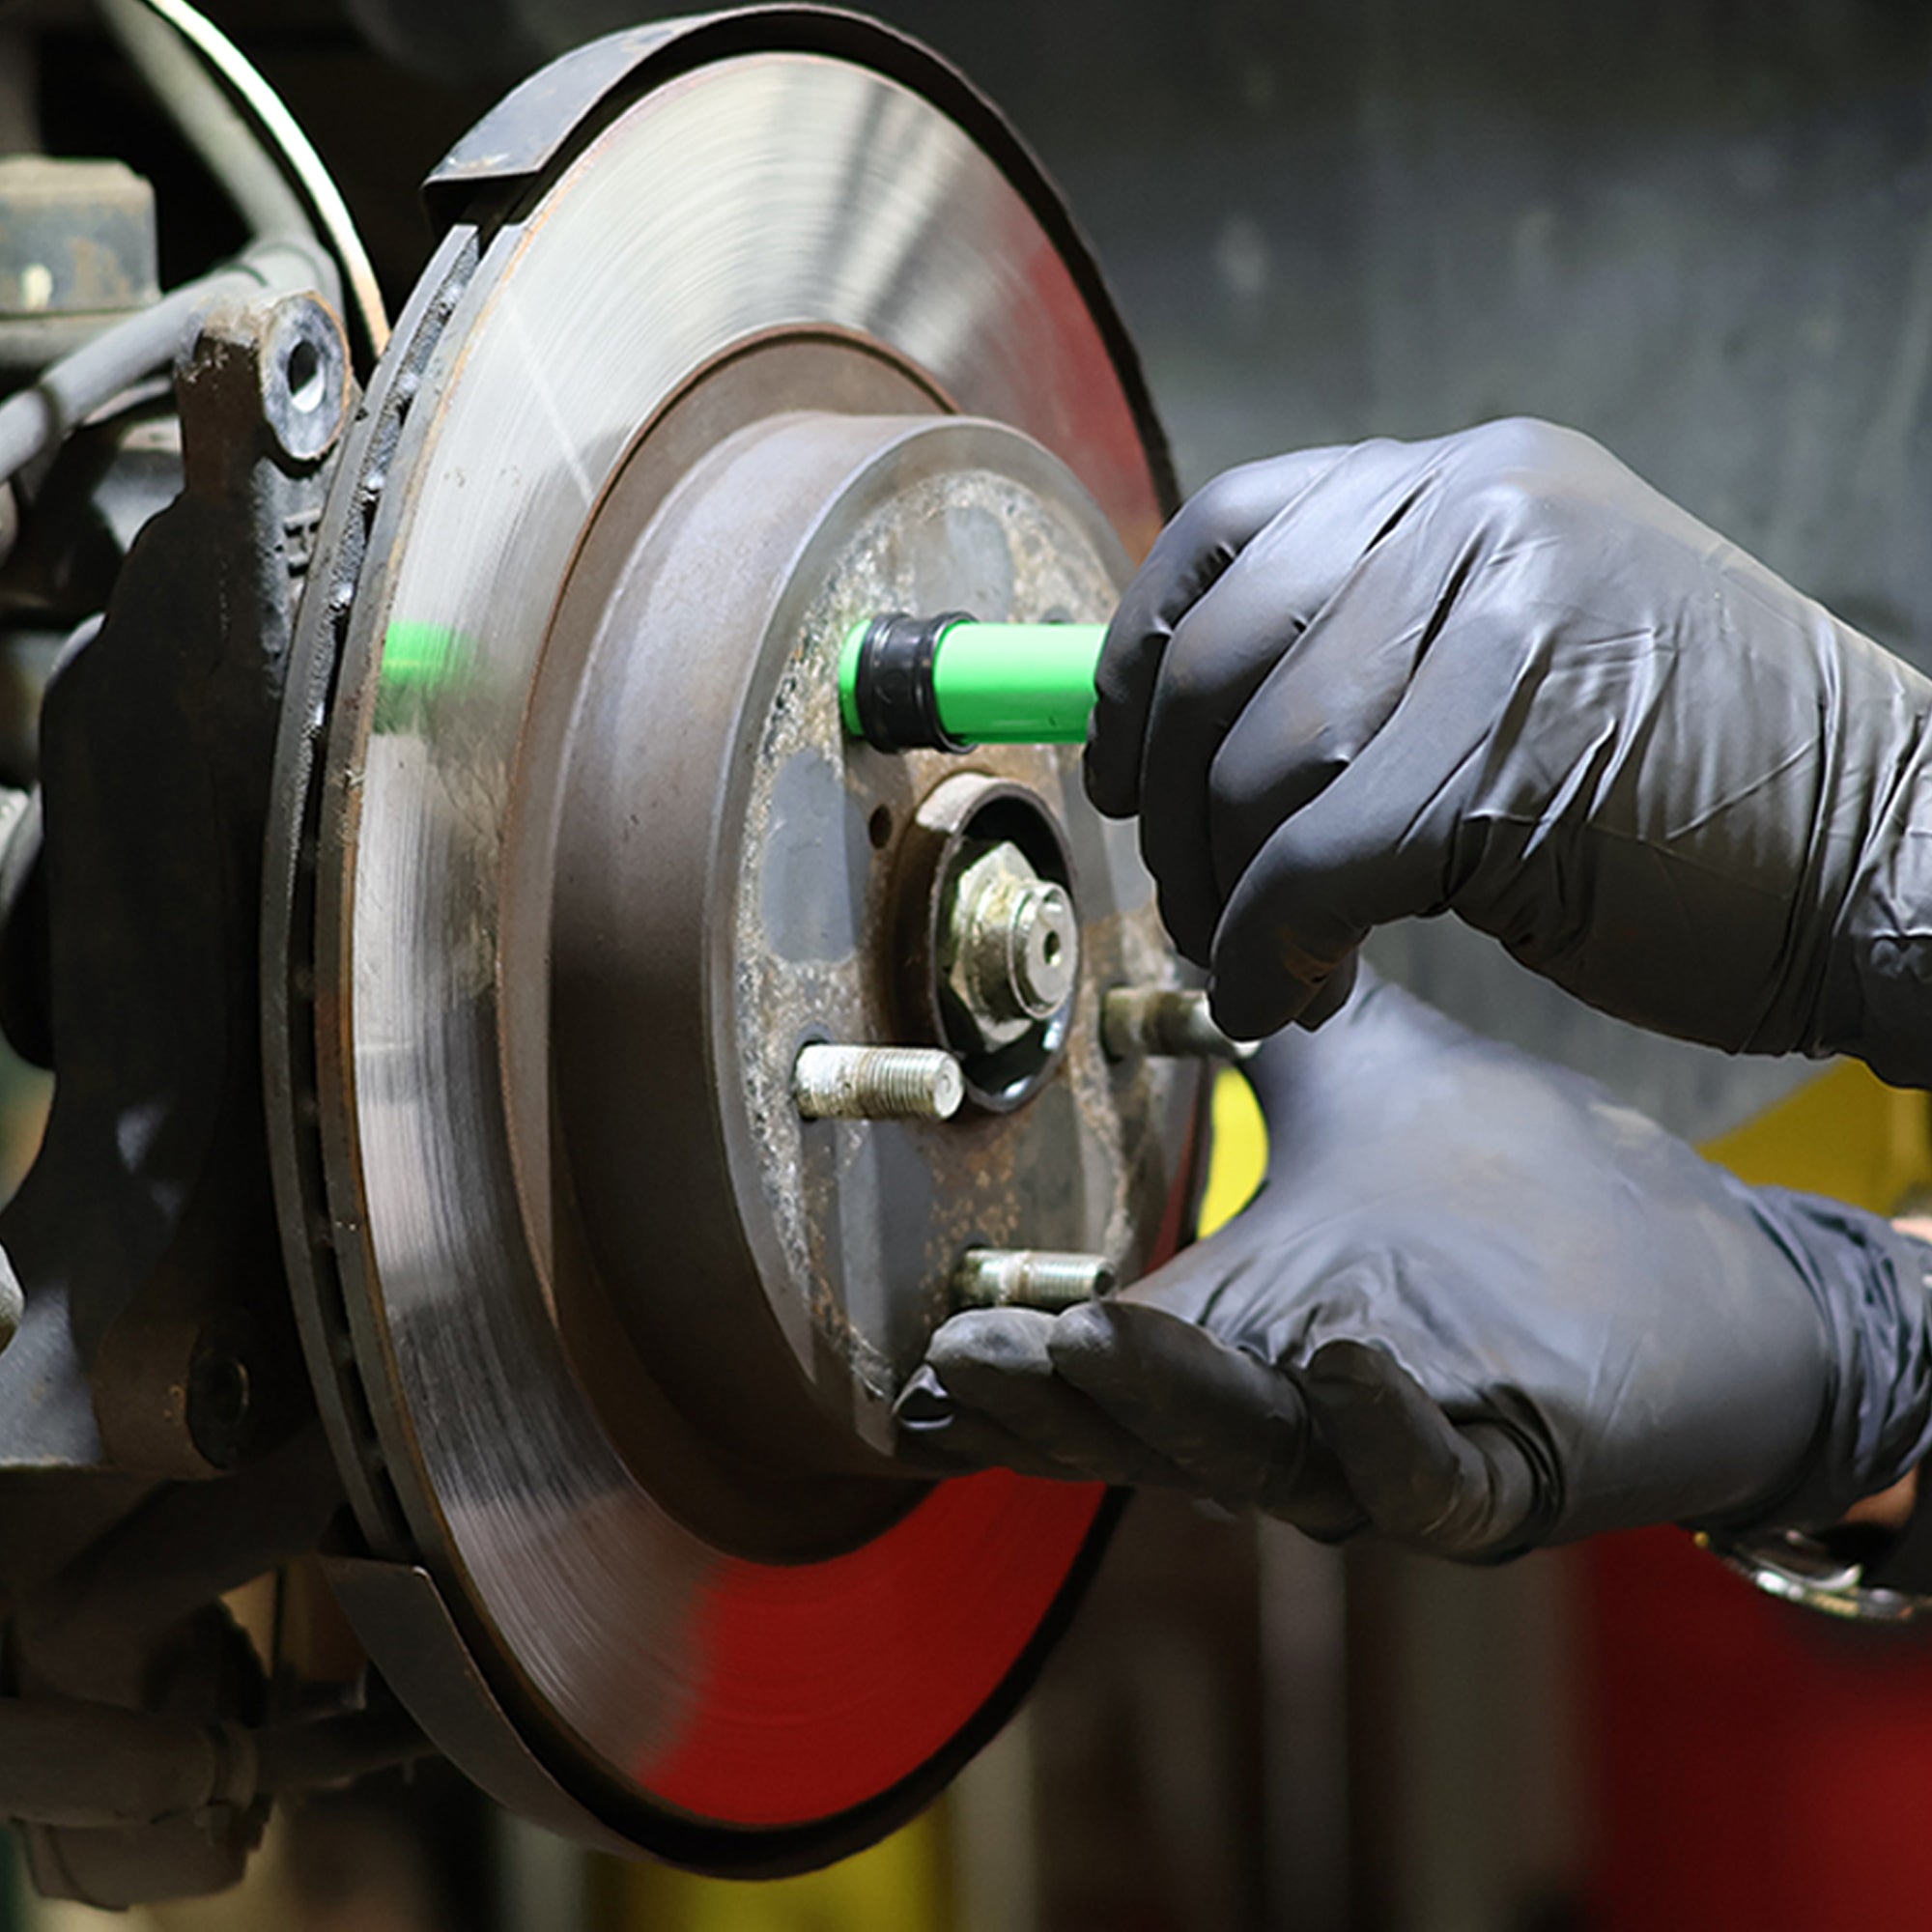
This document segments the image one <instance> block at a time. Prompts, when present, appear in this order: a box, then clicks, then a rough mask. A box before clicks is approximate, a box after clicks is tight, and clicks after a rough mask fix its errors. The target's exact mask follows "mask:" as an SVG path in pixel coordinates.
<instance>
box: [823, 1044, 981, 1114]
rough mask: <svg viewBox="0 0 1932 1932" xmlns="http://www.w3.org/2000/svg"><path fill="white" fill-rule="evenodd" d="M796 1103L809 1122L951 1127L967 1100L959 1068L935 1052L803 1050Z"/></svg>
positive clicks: (844, 1048)
mask: <svg viewBox="0 0 1932 1932" xmlns="http://www.w3.org/2000/svg"><path fill="white" fill-rule="evenodd" d="M791 1091H792V1097H793V1099H795V1100H796V1101H797V1102H798V1111H799V1112H800V1113H801V1114H803V1115H804V1116H805V1118H806V1119H807V1120H808V1121H950V1120H951V1119H952V1116H953V1115H954V1114H956V1113H957V1112H958V1111H959V1107H960V1103H961V1102H962V1101H963V1100H964V1099H965V1098H966V1081H965V1078H964V1076H963V1075H962V1074H961V1073H960V1071H959V1062H958V1061H957V1060H956V1059H955V1058H954V1057H953V1056H952V1054H950V1053H948V1052H947V1051H946V1050H945V1049H944V1048H943V1047H936V1046H822V1045H812V1046H804V1047H801V1048H800V1049H799V1054H798V1059H797V1060H796V1061H795V1062H794V1063H793V1065H792V1069H791Z"/></svg>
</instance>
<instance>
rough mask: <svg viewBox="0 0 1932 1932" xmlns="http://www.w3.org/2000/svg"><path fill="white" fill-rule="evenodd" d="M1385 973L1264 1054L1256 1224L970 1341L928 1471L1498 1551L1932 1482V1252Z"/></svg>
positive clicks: (1457, 1550) (1832, 1501) (915, 1413)
mask: <svg viewBox="0 0 1932 1932" xmlns="http://www.w3.org/2000/svg"><path fill="white" fill-rule="evenodd" d="M1362 977H1363V980H1364V984H1363V985H1362V986H1361V987H1360V988H1359V989H1358V991H1357V992H1356V994H1355V996H1354V998H1353V999H1352V1000H1351V1001H1350V1004H1349V1005H1348V1006H1347V1007H1345V1008H1344V1009H1343V1010H1342V1011H1341V1012H1340V1013H1339V1014H1338V1015H1337V1016H1336V1017H1335V1018H1334V1019H1332V1020H1330V1021H1329V1023H1328V1024H1327V1025H1326V1026H1325V1027H1323V1028H1322V1029H1321V1031H1320V1032H1319V1033H1313V1034H1310V1033H1306V1032H1303V1031H1301V1030H1300V1029H1294V1030H1292V1031H1290V1032H1287V1033H1283V1034H1281V1035H1278V1036H1277V1037H1275V1038H1274V1039H1272V1040H1270V1041H1269V1042H1268V1043H1267V1045H1266V1046H1264V1048H1263V1049H1262V1052H1261V1053H1260V1054H1259V1055H1258V1056H1257V1058H1256V1059H1255V1061H1254V1062H1253V1063H1251V1075H1252V1077H1253V1079H1254V1081H1255V1085H1256V1089H1257V1092H1258V1094H1259V1095H1260V1097H1261V1100H1262V1104H1263V1108H1264V1113H1265V1115H1266V1118H1267V1121H1268V1123H1269V1129H1270V1148H1269V1156H1268V1165H1267V1178H1266V1180H1265V1183H1264V1187H1263V1190H1262V1192H1261V1193H1260V1195H1259V1196H1258V1197H1257V1199H1256V1200H1255V1201H1254V1203H1253V1204H1252V1205H1251V1206H1250V1207H1249V1208H1247V1209H1246V1211H1245V1212H1243V1213H1242V1214H1240V1215H1239V1216H1238V1217H1236V1220H1234V1221H1233V1222H1231V1223H1230V1224H1229V1225H1228V1226H1227V1227H1226V1228H1225V1229H1224V1230H1222V1231H1221V1232H1220V1233H1219V1234H1217V1235H1215V1236H1212V1237H1211V1238H1210V1239H1208V1240H1206V1241H1203V1242H1201V1243H1200V1244H1199V1245H1198V1246H1196V1247H1193V1248H1190V1249H1188V1250H1186V1251H1185V1252H1183V1253H1182V1254H1181V1255H1180V1256H1179V1258H1178V1259H1176V1260H1175V1261H1173V1262H1171V1263H1170V1264H1168V1265H1167V1266H1166V1267H1164V1268H1162V1269H1161V1270H1160V1271H1159V1272H1157V1273H1156V1274H1154V1275H1152V1276H1151V1277H1149V1278H1148V1279H1147V1280H1146V1281H1144V1282H1141V1283H1140V1284H1138V1285H1137V1286H1134V1287H1132V1288H1129V1289H1126V1290H1124V1291H1123V1292H1122V1293H1119V1294H1116V1295H1114V1296H1112V1297H1110V1298H1109V1299H1107V1300H1104V1301H1098V1302H1094V1303H1090V1304H1087V1305H1084V1306H1082V1307H1078V1308H1075V1309H1072V1310H1070V1311H1068V1312H1066V1313H1065V1314H1062V1315H1059V1316H1048V1315H1044V1314H1040V1313H1037V1312H1034V1311H1031V1310H1022V1309H1013V1310H988V1311H976V1312H973V1313H969V1314H963V1315H959V1316H955V1317H954V1318H953V1319H952V1321H948V1322H946V1323H945V1324H944V1325H943V1326H942V1327H941V1328H940V1329H939V1330H938V1331H937V1333H936V1334H935V1335H934V1337H933V1340H932V1344H931V1347H930V1350H929V1351H928V1354H927V1357H926V1362H925V1364H924V1366H923V1368H922V1369H921V1370H920V1371H919V1372H918V1374H917V1375H916V1376H915V1377H914V1378H913V1379H912V1380H911V1381H910V1382H909V1383H908V1386H907V1388H906V1390H905V1391H904V1393H903V1394H902V1396H901V1398H900V1405H899V1414H900V1420H901V1427H902V1440H903V1442H904V1444H905V1451H906V1453H907V1454H908V1455H909V1456H911V1457H913V1458H915V1459H916V1460H919V1461H921V1462H923V1463H925V1464H926V1465H927V1466H930V1467H934V1468H954V1469H956V1468H963V1467H969V1466H975V1465H979V1464H982V1463H1007V1464H1009V1465H1011V1466H1013V1467H1016V1468H1019V1469H1021V1470H1024V1471H1030V1472H1032V1473H1035V1474H1044V1475H1058V1476H1065V1477H1084V1478H1089V1479H1092V1478H1099V1479H1101V1480H1104V1481H1108V1482H1117V1483H1165V1484H1171V1485H1175V1486H1178V1487H1179V1488H1181V1489H1183V1490H1186V1491H1188V1492H1192V1493H1194V1494H1196V1495H1199V1496H1204V1497H1209V1498H1212V1499H1214V1500H1217V1501H1219V1502H1222V1503H1224V1504H1227V1505H1230V1506H1238V1505H1242V1504H1253V1505H1256V1506H1258V1507H1260V1508H1262V1509H1264V1510H1265V1511H1268V1512H1270V1513H1272V1514H1274V1515H1276V1516H1280V1517H1285V1518H1287V1519H1288V1520H1291V1521H1293V1522H1296V1523H1299V1524H1301V1525H1302V1526H1303V1527H1304V1528H1307V1529H1309V1530H1311V1531H1313V1532H1314V1533H1316V1534H1318V1535H1323V1536H1339V1535H1343V1534H1346V1533H1348V1532H1350V1531H1351V1530H1353V1529H1356V1528H1361V1527H1367V1526H1372V1527H1373V1528H1374V1529H1376V1530H1378V1531H1380V1532H1382V1533H1383V1534H1385V1535H1388V1536H1390V1537H1393V1538H1396V1539H1399V1540H1401V1541H1403V1542H1406V1543H1408V1544H1411V1545H1414V1546H1417V1547H1419V1548H1424V1549H1428V1550H1431V1551H1434V1552H1435V1553H1437V1554H1440V1555H1444V1556H1451V1557H1461V1558H1468V1559H1489V1558H1496V1557H1501V1556H1506V1555H1511V1554H1514V1553H1516V1552H1518V1551H1520V1550H1522V1549H1526V1548H1530V1547H1531V1546H1533V1545H1537V1544H1542V1543H1548V1542H1552V1541H1557V1540H1562V1539H1568V1538H1573V1537H1579V1536H1585V1535H1589V1534H1591V1533H1593V1532H1595V1531H1599V1530H1605V1529H1614V1528H1619V1527H1628V1526H1633V1525H1636V1524H1642V1523H1651V1522H1661V1521H1688V1522H1691V1523H1695V1524H1698V1525H1704V1526H1714V1527H1719V1528H1724V1529H1731V1530H1736V1529H1756V1528H1762V1527H1773V1526H1776V1527H1812V1528H1816V1527H1824V1526H1827V1525H1830V1524H1832V1523H1834V1522H1836V1521H1837V1520H1838V1519H1839V1518H1840V1517H1841V1516H1842V1515H1843V1514H1844V1512H1845V1510H1846V1509H1847V1508H1848V1507H1849V1506H1850V1505H1851V1504H1852V1503H1853V1502H1855V1501H1856V1500H1857V1499H1858V1498H1860V1497H1861V1496H1863V1495H1866V1494H1869V1493H1873V1492H1877V1491H1879V1490H1882V1489H1885V1488H1888V1487H1889V1485H1890V1484H1891V1483H1892V1482H1893V1481H1894V1480H1896V1479H1897V1478H1898V1477H1899V1476H1900V1475H1902V1474H1903V1473H1904V1472H1905V1471H1906V1470H1908V1469H1910V1468H1913V1467H1915V1466H1916V1465H1917V1463H1918V1459H1919V1457H1920V1456H1921V1455H1922V1454H1923V1453H1924V1451H1925V1449H1926V1446H1927V1443H1928V1441H1932V1321H1928V1299H1927V1291H1926V1286H1925V1279H1924V1273H1925V1269H1926V1267H1927V1265H1928V1264H1932V1248H1928V1247H1926V1246H1923V1245H1921V1244H1920V1243H1918V1242H1917V1241H1915V1240H1914V1239H1913V1238H1912V1237H1911V1236H1906V1235H1903V1234H1900V1233H1898V1232H1896V1231H1895V1230H1893V1229H1892V1228H1891V1227H1890V1226H1889V1224H1888V1223H1886V1222H1884V1221H1882V1220H1879V1219H1877V1218H1876V1217H1874V1216H1872V1215H1869V1214H1865V1213H1861V1212H1860V1211H1859V1210H1858V1209H1856V1208H1845V1207H1840V1206H1838V1205H1837V1204H1835V1203H1833V1202H1828V1201H1823V1200H1818V1199H1814V1198H1812V1197H1809V1196H1805V1195H1800V1194H1792V1193H1787V1192H1785V1191H1783V1190H1781V1189H1778V1188H1768V1187H1759V1188H1753V1187H1747V1186H1746V1185H1745V1184H1744V1183H1743V1182H1742V1181H1740V1180H1738V1179H1735V1178H1734V1177H1732V1176H1730V1175H1728V1174H1726V1173H1724V1172H1723V1171H1722V1170H1720V1169H1719V1168H1716V1167H1713V1166H1712V1165H1710V1164H1709V1163H1708V1162H1706V1161H1704V1160H1702V1159H1700V1158H1699V1157H1698V1156H1697V1155H1696V1154H1695V1153H1693V1152H1692V1151H1690V1149H1689V1148H1688V1147H1686V1146H1685V1145H1684V1144H1683V1143H1682V1142H1680V1141H1677V1140H1675V1139H1673V1138H1672V1137H1671V1136H1670V1135H1668V1134H1666V1133H1664V1132H1663V1131H1662V1129H1661V1128H1659V1127H1656V1126H1654V1125H1652V1124H1651V1123H1650V1122H1648V1121H1645V1120H1643V1119H1642V1118H1641V1117H1639V1116H1638V1115H1635V1114H1634V1113H1631V1112H1630V1111H1629V1110H1628V1109H1626V1108H1624V1107H1622V1106H1620V1105H1618V1104H1617V1103H1616V1102H1614V1101H1613V1100H1611V1099H1610V1098H1609V1097H1608V1096H1607V1095H1606V1094H1604V1093H1603V1092H1602V1091H1601V1090H1600V1089H1599V1088H1597V1087H1596V1086H1594V1085H1593V1084H1592V1083H1591V1082H1589V1081H1587V1080H1584V1079H1582V1078H1580V1077H1579V1076H1577V1075H1576V1074H1572V1073H1567V1072H1562V1071H1559V1070H1557V1069H1555V1068H1552V1067H1548V1066H1545V1065H1541V1064H1540V1063H1538V1062H1536V1061H1534V1060H1531V1059H1529V1058H1527V1057H1526V1056H1524V1055H1522V1054H1520V1053H1518V1052H1516V1051H1514V1050H1513V1049H1510V1048H1507V1047H1501V1046H1497V1045H1494V1044H1492V1042H1490V1041H1487V1040H1483V1039H1480V1038H1478V1037H1475V1036H1474V1035H1472V1034H1469V1033H1467V1032H1465V1031H1463V1029H1462V1028H1461V1027H1459V1026H1456V1025H1455V1024H1454V1023H1452V1022H1451V1021H1449V1020H1446V1019H1444V1018H1443V1017H1442V1016H1441V1015H1440V1014H1438V1013H1436V1012H1435V1011H1434V1010H1433V1009H1430V1008H1428V1007H1426V1006H1423V1005H1422V1004H1421V1003H1420V1002H1418V1001H1416V1000H1414V999H1412V998H1411V997H1410V996H1409V995H1408V994H1406V993H1405V992H1402V991H1401V990H1400V989H1398V988H1396V987H1393V986H1390V985H1386V984H1383V983H1381V982H1379V981H1377V980H1374V979H1373V978H1372V976H1370V975H1368V974H1367V973H1364V975H1363V976H1362Z"/></svg>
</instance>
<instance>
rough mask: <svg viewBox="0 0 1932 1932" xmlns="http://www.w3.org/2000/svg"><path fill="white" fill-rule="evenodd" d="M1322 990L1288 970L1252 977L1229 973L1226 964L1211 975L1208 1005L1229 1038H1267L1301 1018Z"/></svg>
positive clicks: (1217, 1023) (1216, 1021)
mask: <svg viewBox="0 0 1932 1932" xmlns="http://www.w3.org/2000/svg"><path fill="white" fill-rule="evenodd" d="M1320 992H1321V987H1319V986H1310V985H1309V984H1308V983H1307V982H1306V981H1305V980H1299V979H1297V978H1295V977H1294V976H1293V974H1291V973H1289V972H1287V971H1286V970H1283V971H1280V972H1278V973H1275V974H1271V975H1268V976H1266V977H1262V976H1259V975H1257V976H1253V977H1250V976H1248V975H1246V974H1239V975H1236V974H1230V973H1229V972H1228V970H1227V969H1226V967H1225V965H1223V966H1221V967H1219V968H1218V969H1217V970H1214V971H1213V972H1212V973H1211V974H1210V976H1209V979H1208V1011H1209V1012H1211V1013H1212V1014H1213V1016H1214V1024H1215V1025H1216V1026H1217V1027H1219V1028H1220V1029H1221V1031H1222V1032H1223V1033H1224V1034H1226V1035H1227V1036H1228V1037H1229V1038H1230V1039H1237V1040H1253V1039H1266V1038H1267V1037H1268V1036H1269V1035H1270V1034H1277V1033H1279V1032H1280V1031H1281V1030H1282V1028H1283V1027H1285V1026H1287V1025H1288V1024H1289V1023H1290V1022H1291V1021H1293V1020H1296V1019H1299V1018H1300V1017H1301V1016H1302V1014H1303V1013H1304V1012H1305V1011H1306V1010H1307V1009H1308V1007H1309V1004H1310V1002H1311V1001H1313V1000H1314V999H1316V998H1317V997H1318V996H1319V994H1320ZM1323 1017H1326V1015H1324V1016H1323ZM1317 1024H1319V1022H1317Z"/></svg>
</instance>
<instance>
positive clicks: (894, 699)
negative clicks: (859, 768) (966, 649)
mask: <svg viewBox="0 0 1932 1932" xmlns="http://www.w3.org/2000/svg"><path fill="white" fill-rule="evenodd" d="M972 621H973V619H972V613H971V612H970V611H946V612H945V613H944V614H943V615H941V616H937V617H913V616H909V615H907V613H906V612H905V611H888V612H887V613H886V614H885V615H884V616H882V617H874V618H873V619H872V622H871V625H870V627H869V628H868V629H867V632H866V635H865V637H864V638H862V639H860V641H859V665H858V668H857V670H856V671H855V673H854V675H853V679H852V702H853V705H854V707H855V709H856V710H857V711H858V714H859V729H860V730H861V731H862V732H863V733H864V734H865V738H866V742H867V744H868V745H870V746H871V747H872V749H873V750H874V751H876V752H963V751H965V750H966V743H965V740H964V739H961V738H955V737H953V736H952V733H951V732H950V731H948V730H947V729H946V727H945V726H944V725H941V724H940V722H939V698H938V696H937V694H936V693H935V692H934V691H933V688H932V664H933V660H934V658H936V657H937V656H938V654H939V640H940V639H941V638H943V637H944V636H945V635H946V633H947V632H948V631H949V630H951V629H952V626H953V625H954V624H970V623H971V622H972Z"/></svg>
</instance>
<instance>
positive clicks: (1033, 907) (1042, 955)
mask: <svg viewBox="0 0 1932 1932" xmlns="http://www.w3.org/2000/svg"><path fill="white" fill-rule="evenodd" d="M944 965H945V972H946V980H947V984H948V985H949V986H950V987H951V988H952V994H953V997H954V998H955V999H956V1000H957V1001H958V1003H959V1005H960V1007H961V1008H962V1009H964V1010H965V1013H966V1016H967V1018H968V1019H970V1020H971V1021H972V1023H973V1026H974V1029H975V1030H976V1031H977V1032H978V1034H979V1036H980V1041H981V1043H982V1044H983V1045H984V1046H985V1047H986V1048H987V1050H988V1051H992V1050H996V1049H997V1048H999V1047H1002V1046H1009V1045H1010V1044H1011V1043H1012V1042H1013V1041H1014V1040H1016V1039H1018V1038H1020V1037H1022V1036H1023V1035H1025V1034H1026V1033H1028V1032H1029V1031H1030V1030H1031V1029H1032V1028H1034V1027H1036V1026H1038V1025H1039V1024H1040V1023H1041V1022H1042V1021H1045V1020H1050V1019H1051V1018H1052V1017H1053V1016H1054V1014H1056V1013H1057V1012H1059V1011H1060V1009H1062V1008H1063V1007H1064V1006H1065V1004H1066V1002H1067V1001H1068V1000H1069V999H1070V998H1071V997H1072V993H1073V986H1074V981H1075V980H1077V978H1078V977H1079V972H1080V922H1079V920H1078V918H1077V917H1076V916H1075V914H1074V910H1073V901H1072V899H1071V898H1070V897H1069V896H1068V895H1067V892H1066V889H1065V887H1064V886H1062V885H1059V884H1057V883H1056V882H1055V881H1053V880H1051V879H1044V878H1041V877H1040V875H1039V874H1038V873H1037V871H1036V870H1035V869H1034V867H1033V865H1032V863H1031V862H1030V861H1029V860H1028V858H1027V856H1026V854H1025V853H1024V852H1022V851H1021V850H1020V849H1019V847H1018V846H1017V845H1014V844H1012V843H1010V842H1009V841H1006V840H1002V841H1001V842H999V843H998V844H993V845H989V846H988V847H987V848H986V849H985V850H984V851H983V852H981V853H980V856H979V857H978V858H976V859H975V860H974V861H973V862H972V863H971V864H970V865H968V866H967V867H964V868H963V869H962V870H961V871H960V873H959V876H958V878H957V879H956V880H955V881H954V882H953V887H952V908H951V911H950V914H949V916H948V919H947V923H946V953H945V959H944Z"/></svg>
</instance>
